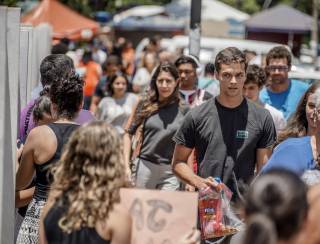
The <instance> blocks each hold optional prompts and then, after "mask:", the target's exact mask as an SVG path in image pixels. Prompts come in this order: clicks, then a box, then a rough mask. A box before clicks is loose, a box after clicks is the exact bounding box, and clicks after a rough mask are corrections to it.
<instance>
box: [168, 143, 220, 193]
mask: <svg viewBox="0 0 320 244" xmlns="http://www.w3.org/2000/svg"><path fill="white" fill-rule="evenodd" d="M191 152H192V148H188V147H185V146H183V145H179V144H176V146H175V149H174V153H173V159H172V170H173V172H174V173H175V175H176V176H177V177H179V178H180V179H181V180H182V181H184V182H185V183H187V184H189V185H191V186H193V187H196V188H198V189H201V188H204V187H207V186H212V187H217V183H216V182H215V181H214V179H213V178H212V177H208V178H207V179H204V178H201V177H200V176H198V175H196V174H195V173H194V172H193V170H192V168H190V167H189V165H188V164H187V161H188V158H189V156H190V154H191Z"/></svg>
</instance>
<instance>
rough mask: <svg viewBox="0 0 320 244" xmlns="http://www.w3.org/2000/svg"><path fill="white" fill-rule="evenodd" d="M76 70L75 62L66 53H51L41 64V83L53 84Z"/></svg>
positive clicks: (44, 84) (43, 84)
mask: <svg viewBox="0 0 320 244" xmlns="http://www.w3.org/2000/svg"><path fill="white" fill-rule="evenodd" d="M73 71H74V64H73V61H72V59H71V58H70V57H68V56H67V55H65V54H51V55H49V56H47V57H45V58H44V59H43V60H42V62H41V64H40V75H41V80H40V81H41V84H42V86H43V87H45V86H46V85H47V86H51V85H52V83H54V82H55V81H57V80H59V79H61V78H64V77H67V76H68V75H69V74H70V73H71V72H73Z"/></svg>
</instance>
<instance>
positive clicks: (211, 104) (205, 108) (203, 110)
mask: <svg viewBox="0 0 320 244" xmlns="http://www.w3.org/2000/svg"><path fill="white" fill-rule="evenodd" d="M215 106H216V104H215V98H214V97H212V96H211V98H209V99H208V100H206V101H204V102H203V103H202V104H200V105H199V106H196V107H193V108H192V109H190V113H191V114H192V115H193V116H195V117H199V116H202V115H205V114H208V113H210V112H211V111H212V110H213V109H214V108H215Z"/></svg>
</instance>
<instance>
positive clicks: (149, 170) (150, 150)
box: [124, 63, 185, 190]
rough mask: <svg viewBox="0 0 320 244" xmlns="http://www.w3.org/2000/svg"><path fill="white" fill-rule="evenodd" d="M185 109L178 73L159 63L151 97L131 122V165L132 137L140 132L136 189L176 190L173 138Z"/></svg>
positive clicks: (127, 150)
mask: <svg viewBox="0 0 320 244" xmlns="http://www.w3.org/2000/svg"><path fill="white" fill-rule="evenodd" d="M184 113H185V109H184V108H183V107H182V106H181V104H180V99H179V73H178V71H177V69H176V67H175V66H174V65H173V64H171V63H162V64H160V65H159V66H158V67H157V68H156V70H155V72H154V74H153V76H152V78H151V83H150V88H149V91H148V94H147V95H146V96H145V97H143V98H142V99H141V100H140V101H139V103H138V105H137V108H136V110H135V111H134V112H133V113H132V115H131V117H130V118H129V120H128V124H127V130H126V132H127V133H126V134H125V137H124V153H125V156H126V162H127V163H128V162H129V158H130V152H131V143H132V141H131V138H132V136H133V135H137V134H139V133H140V135H141V137H140V138H141V140H140V143H138V144H140V145H141V146H139V145H136V146H135V148H134V149H135V151H137V147H140V150H139V153H136V155H137V157H136V160H135V162H134V165H136V172H134V176H135V183H136V186H137V187H140V188H148V189H167V190H176V189H178V188H179V182H178V180H177V178H176V177H175V176H174V174H173V172H172V170H171V159H172V155H173V150H174V142H173V140H172V137H173V135H174V134H175V132H176V130H177V129H178V128H179V126H180V124H181V122H182V120H183V118H184Z"/></svg>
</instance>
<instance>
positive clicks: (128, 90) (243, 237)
mask: <svg viewBox="0 0 320 244" xmlns="http://www.w3.org/2000/svg"><path fill="white" fill-rule="evenodd" d="M68 45H69V46H70V43H69V41H68V40H62V41H61V42H60V43H59V44H57V45H56V46H54V48H53V49H52V54H51V55H49V56H47V57H46V58H44V59H43V60H42V62H41V65H40V74H41V92H40V93H39V94H36V93H33V94H34V96H35V97H33V98H32V100H31V101H30V102H29V103H28V105H27V106H26V107H25V108H24V109H23V110H22V111H21V114H20V124H19V135H18V142H19V143H18V144H19V147H18V149H17V173H16V208H17V213H16V243H18V244H25V243H31V244H33V243H42V244H44V243H48V244H51V243H52V244H53V243H66V244H67V243H70V244H71V243H114V244H128V243H130V238H131V228H132V219H131V217H130V214H129V213H128V212H127V210H125V209H123V208H122V207H121V206H120V204H119V202H120V194H119V191H120V188H122V187H136V188H142V189H152V190H170V191H199V190H201V189H204V188H208V187H210V188H212V189H214V190H216V191H219V184H220V183H219V182H220V181H218V180H217V178H219V179H220V180H221V182H223V183H224V184H225V185H226V186H227V187H228V188H229V189H230V190H231V192H232V193H233V196H232V204H231V206H232V209H233V211H234V212H235V213H236V214H237V216H238V217H239V218H241V219H242V220H243V221H244V223H245V227H244V229H243V230H242V231H240V232H239V233H237V234H235V235H232V236H225V237H222V238H215V239H212V240H200V235H199V231H197V230H190V233H186V236H182V237H181V242H180V243H181V244H192V243H200V242H201V243H240V244H251V243H257V244H275V243H283V244H287V243H288V244H289V243H297V244H298V243H310V244H316V243H319V242H320V235H319V234H317V233H320V229H319V221H318V220H317V218H316V217H315V216H316V214H317V210H318V208H319V207H320V202H319V201H318V200H319V196H320V195H319V192H320V190H319V189H320V185H318V184H319V183H320V171H319V169H320V166H319V164H320V138H319V130H320V114H319V113H320V82H315V83H314V84H312V85H311V86H309V85H308V84H306V83H303V82H301V81H298V80H291V79H289V78H288V72H289V71H290V69H291V53H290V51H289V50H288V49H287V48H286V47H283V46H277V47H274V48H273V49H271V50H270V51H269V53H268V54H267V55H266V61H265V67H263V66H262V65H260V66H259V65H256V64H251V63H250V61H249V60H248V58H247V57H246V55H245V54H244V52H242V51H241V50H239V49H238V48H236V47H229V48H225V49H223V50H221V51H220V52H219V53H218V54H217V56H216V57H215V60H213V61H212V62H211V63H208V64H206V65H205V72H202V70H201V68H202V64H201V63H200V62H199V60H198V59H197V58H196V57H194V56H192V55H184V54H181V53H170V52H168V51H167V50H162V49H161V47H160V40H159V38H158V37H155V38H152V39H151V40H150V43H149V44H148V45H147V46H146V48H145V50H144V51H143V52H142V54H141V56H139V57H138V56H136V55H135V50H134V48H133V47H132V44H131V43H130V42H129V41H127V40H125V39H123V38H119V39H118V40H117V42H116V43H114V44H113V45H110V46H108V47H107V46H99V48H97V44H95V45H93V46H91V47H90V49H88V50H85V51H84V52H82V56H81V57H78V56H77V55H78V54H77V52H75V51H74V50H71V49H69V48H68ZM20 144H21V146H20Z"/></svg>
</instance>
